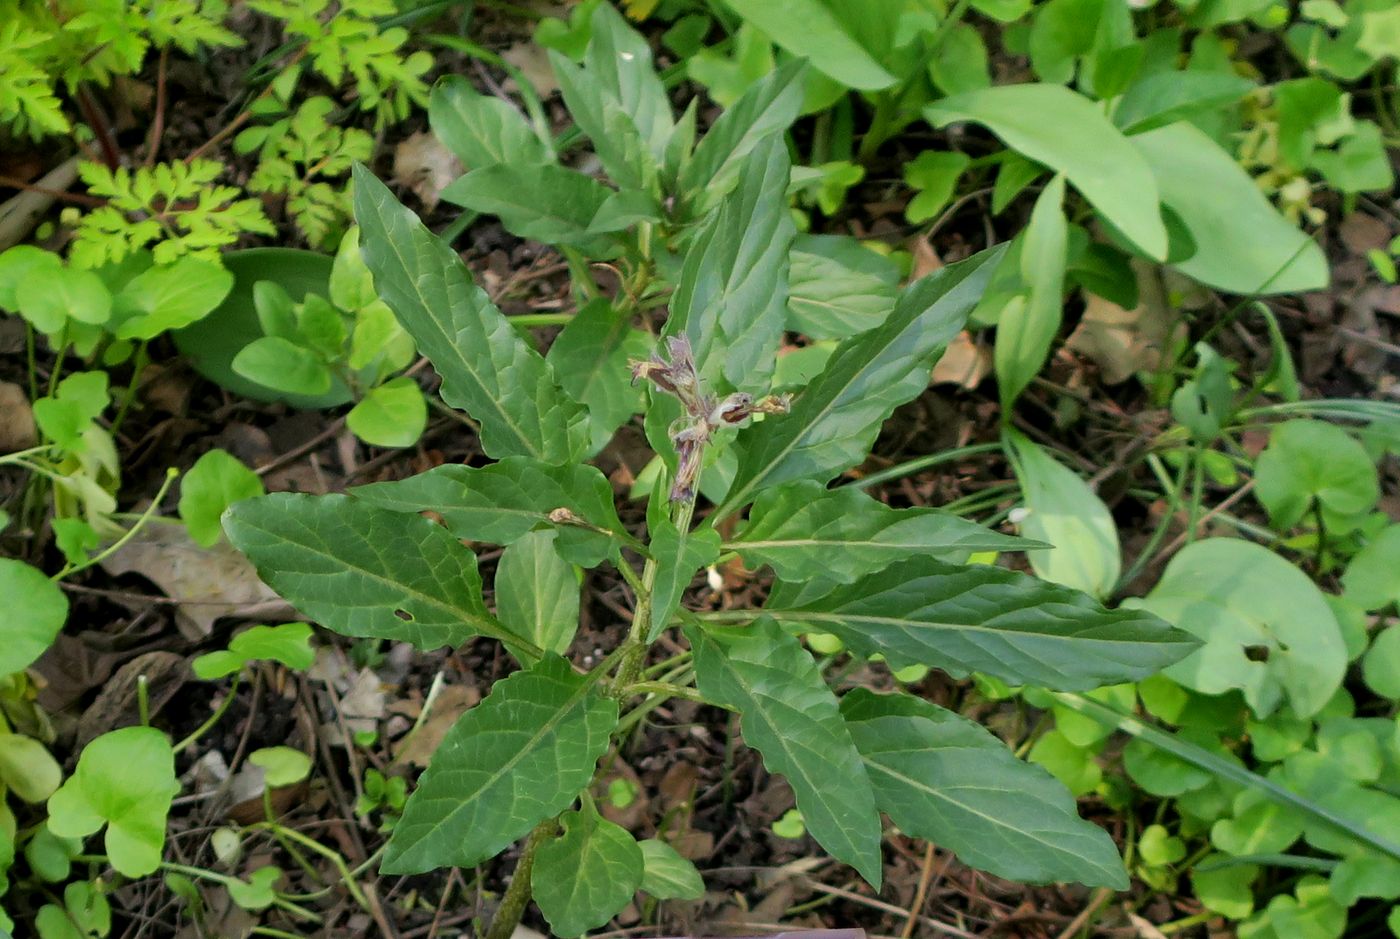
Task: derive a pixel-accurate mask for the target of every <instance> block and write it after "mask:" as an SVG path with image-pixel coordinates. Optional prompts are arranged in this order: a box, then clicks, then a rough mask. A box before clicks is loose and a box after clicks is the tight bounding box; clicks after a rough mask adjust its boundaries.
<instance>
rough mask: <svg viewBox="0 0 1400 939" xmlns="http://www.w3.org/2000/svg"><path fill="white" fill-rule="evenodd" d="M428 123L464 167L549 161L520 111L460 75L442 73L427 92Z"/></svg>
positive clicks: (547, 155) (544, 148)
mask: <svg viewBox="0 0 1400 939" xmlns="http://www.w3.org/2000/svg"><path fill="white" fill-rule="evenodd" d="M428 122H429V124H431V125H432V128H433V133H434V134H436V135H437V138H438V139H439V140H441V141H442V142H443V143H444V144H445V145H446V146H447V149H449V150H451V151H452V152H453V153H455V154H456V155H457V158H458V159H460V160H461V161H462V163H463V165H465V166H466V167H467V168H468V169H479V168H480V167H483V166H491V165H492V164H494V163H548V162H550V161H551V159H552V157H551V155H550V153H549V150H548V149H547V148H546V147H545V145H544V143H543V142H542V141H541V140H540V138H539V137H538V136H536V134H535V132H534V129H533V128H531V127H530V125H529V124H528V123H527V122H526V121H525V118H523V117H521V115H520V112H519V111H517V110H515V108H513V107H511V106H510V104H509V103H507V102H505V101H502V100H501V99H500V98H496V97H488V96H486V95H483V94H481V93H480V92H479V91H477V90H476V88H475V87H473V85H472V83H471V82H470V81H468V80H467V79H466V78H465V77H463V76H461V75H445V76H443V78H442V79H441V80H440V81H439V82H438V83H437V84H436V85H434V86H433V91H432V94H431V95H429V96H428Z"/></svg>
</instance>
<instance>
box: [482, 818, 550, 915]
mask: <svg viewBox="0 0 1400 939" xmlns="http://www.w3.org/2000/svg"><path fill="white" fill-rule="evenodd" d="M556 827H557V825H556V823H555V821H554V819H552V818H550V819H546V820H545V821H543V822H540V823H539V824H538V825H536V826H535V830H534V831H532V832H530V837H529V838H528V839H526V841H525V849H524V850H523V851H521V852H520V862H519V863H518V864H516V865H515V873H514V874H513V875H512V876H511V878H510V886H509V887H507V888H506V895H505V896H504V897H502V898H501V905H500V906H499V907H497V908H496V915H495V916H493V917H491V928H490V929H488V930H486V936H485V937H484V939H510V937H511V935H512V934H513V933H514V932H515V927H516V926H519V925H520V918H521V917H522V916H524V915H525V904H527V903H529V902H530V874H531V872H533V871H534V869H535V852H536V851H538V850H539V847H540V845H541V844H543V843H544V842H545V840H546V839H548V838H551V837H553V835H554V831H555V828H556Z"/></svg>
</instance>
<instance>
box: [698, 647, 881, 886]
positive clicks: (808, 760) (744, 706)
mask: <svg viewBox="0 0 1400 939" xmlns="http://www.w3.org/2000/svg"><path fill="white" fill-rule="evenodd" d="M685 634H686V637H687V638H688V639H689V640H690V647H691V649H692V650H693V651H694V653H695V678H696V684H697V686H698V687H699V689H700V693H701V694H702V695H704V696H705V700H707V701H710V702H713V703H715V704H718V705H720V706H721V707H726V708H730V709H731V710H735V711H738V712H739V715H740V727H741V728H742V730H743V733H744V742H745V743H747V744H748V745H749V746H751V747H753V748H754V749H756V750H758V751H759V752H760V753H761V754H762V755H763V765H764V766H765V767H767V768H768V770H769V772H773V773H781V774H782V775H783V776H784V777H785V778H786V779H787V781H788V784H789V785H791V786H792V790H793V793H794V794H795V795H796V797H797V807H798V808H799V809H801V810H802V816H803V818H804V819H805V820H806V824H807V830H808V831H810V832H811V833H812V836H813V837H814V838H816V839H817V841H819V842H821V845H822V847H824V848H826V850H827V851H829V852H830V853H831V855H832V856H833V857H835V858H837V859H838V860H841V861H844V862H846V863H847V864H850V865H851V866H852V867H854V868H855V869H856V870H857V871H859V872H860V875H861V876H862V877H864V878H865V880H866V882H867V883H870V884H872V885H874V886H877V887H878V886H879V884H880V879H881V873H882V871H881V860H880V816H879V813H878V812H877V811H876V807H875V794H874V791H873V790H872V788H871V785H870V780H869V779H868V778H867V777H866V773H865V768H864V767H863V766H862V765H861V762H860V755H859V754H858V753H857V752H856V748H855V744H854V743H853V742H852V741H851V734H850V731H849V730H847V729H846V725H845V723H844V722H843V721H842V720H841V715H840V712H839V711H838V708H837V703H836V698H835V697H834V696H833V695H832V693H831V690H830V689H829V688H828V687H827V686H826V682H825V681H824V680H823V679H822V676H821V672H819V671H818V670H817V665H816V663H815V662H814V661H812V657H811V655H809V654H808V652H807V650H806V649H804V648H802V646H801V645H800V644H799V643H798V641H797V640H796V639H794V638H793V637H791V636H788V635H784V634H783V633H782V632H781V631H779V630H778V628H777V627H776V626H775V625H773V624H772V623H771V622H768V621H767V620H759V621H758V622H756V623H754V624H753V625H752V626H748V627H745V628H742V629H733V628H723V627H720V628H714V627H708V626H707V627H704V628H701V627H698V626H695V625H687V626H686V628H685Z"/></svg>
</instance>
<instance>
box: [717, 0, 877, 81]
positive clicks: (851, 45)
mask: <svg viewBox="0 0 1400 939" xmlns="http://www.w3.org/2000/svg"><path fill="white" fill-rule="evenodd" d="M725 2H726V3H727V4H728V5H729V6H730V8H732V9H733V10H734V12H736V13H738V14H739V15H740V16H742V17H743V18H744V19H746V20H748V21H749V22H750V23H753V24H754V25H755V26H757V27H758V28H759V29H760V30H762V31H763V32H764V33H765V34H766V35H768V36H770V37H772V39H773V41H774V42H776V43H777V44H778V45H780V46H782V47H783V48H784V49H786V50H787V51H789V52H791V53H792V54H793V55H795V56H800V57H802V58H806V59H808V60H809V61H810V62H811V63H812V67H813V68H816V69H818V70H820V71H821V72H822V73H823V74H826V75H829V76H831V77H832V78H834V79H836V80H837V81H838V82H840V83H841V84H843V85H846V86H848V87H850V88H856V89H859V90H860V91H878V90H879V89H881V88H888V87H889V86H890V85H893V84H894V83H895V81H896V80H897V79H896V78H895V76H893V75H891V74H890V73H889V72H888V71H886V70H885V68H884V66H882V65H881V64H880V62H879V61H878V60H877V59H876V57H875V54H872V53H876V54H878V53H879V52H883V51H885V50H867V49H866V48H865V46H864V45H862V43H861V41H860V37H859V36H857V35H856V34H855V33H854V32H853V31H852V30H851V29H849V28H848V27H847V25H846V23H844V22H842V20H841V18H840V17H838V16H837V15H836V14H835V13H833V11H832V9H831V6H830V5H829V4H828V3H826V2H823V0H725Z"/></svg>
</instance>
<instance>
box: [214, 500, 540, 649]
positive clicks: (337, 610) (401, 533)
mask: <svg viewBox="0 0 1400 939" xmlns="http://www.w3.org/2000/svg"><path fill="white" fill-rule="evenodd" d="M224 531H225V532H227V533H228V539H229V541H230V542H232V543H233V546H234V547H236V548H237V549H238V550H240V551H242V552H243V553H244V554H245V555H247V556H248V559H249V560H250V561H252V562H253V566H254V567H256V568H257V571H258V576H259V577H261V578H262V579H263V582H264V583H266V584H267V585H268V586H269V587H271V588H272V589H273V590H275V591H277V592H278V593H279V594H280V595H281V596H282V597H283V598H285V599H286V600H287V602H288V603H290V604H292V606H294V607H296V608H297V609H298V610H300V611H301V612H302V613H304V614H305V615H306V616H308V617H310V618H311V619H312V620H314V621H315V622H318V623H320V624H321V625H323V626H325V627H327V628H329V629H333V630H335V631H336V632H338V633H341V634H342V635H345V636H375V637H379V638H383V639H396V640H401V641H406V642H411V643H413V644H414V645H416V646H418V647H419V648H420V649H425V650H427V649H436V648H438V647H440V646H458V645H461V644H462V643H463V642H465V641H466V640H468V639H470V638H471V637H472V636H491V637H493V638H495V639H501V640H503V641H507V642H511V643H513V644H516V645H518V646H519V647H521V648H524V649H526V650H527V651H533V650H532V649H531V645H532V644H531V643H529V642H528V641H527V640H525V639H524V638H523V637H521V636H517V635H515V634H514V633H512V632H510V630H508V629H506V628H505V627H504V626H502V625H501V624H500V623H499V622H497V621H496V619H495V618H494V617H492V616H491V614H490V613H488V612H487V611H486V604H485V603H484V602H483V600H482V598H481V576H480V575H479V574H478V573H477V570H476V555H474V554H472V552H471V551H469V550H467V549H466V548H464V547H462V545H461V544H460V543H459V542H458V541H457V539H456V538H454V537H452V534H451V533H450V532H448V530H447V529H445V528H443V527H442V526H441V525H438V524H436V523H434V522H431V521H429V520H428V519H426V518H422V517H420V516H416V515H409V514H404V513H401V512H391V511H388V510H386V509H381V508H377V507H376V506H373V505H370V504H369V503H366V502H362V501H360V500H357V499H354V498H351V497H350V496H341V495H332V496H308V495H298V494H294V493H288V492H281V493H274V494H273V495H270V496H264V497H263V498H261V499H248V500H246V501H243V502H240V503H238V504H237V505H235V506H233V507H232V508H231V509H229V511H228V514H226V515H225V516H224Z"/></svg>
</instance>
